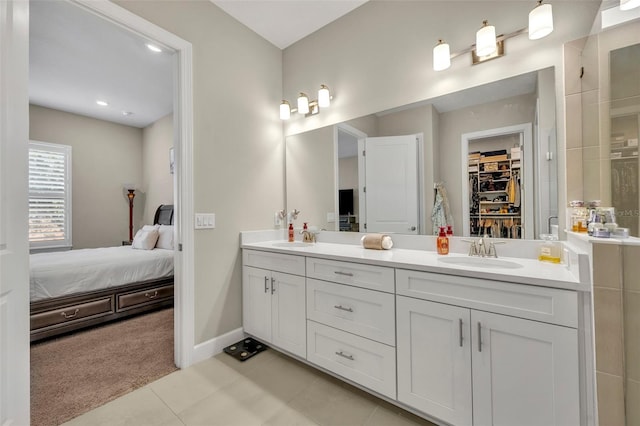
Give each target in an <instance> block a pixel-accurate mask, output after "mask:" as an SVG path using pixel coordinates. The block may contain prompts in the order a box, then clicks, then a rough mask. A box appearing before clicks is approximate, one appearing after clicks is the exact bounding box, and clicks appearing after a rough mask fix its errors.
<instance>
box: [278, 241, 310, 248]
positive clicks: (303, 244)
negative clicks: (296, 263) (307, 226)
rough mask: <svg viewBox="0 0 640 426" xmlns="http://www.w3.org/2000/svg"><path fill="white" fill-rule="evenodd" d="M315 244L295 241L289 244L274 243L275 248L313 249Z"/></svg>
mask: <svg viewBox="0 0 640 426" xmlns="http://www.w3.org/2000/svg"><path fill="white" fill-rule="evenodd" d="M312 245H313V243H303V242H302V241H294V242H292V243H289V242H287V241H282V242H277V243H273V246H274V247H311V246H312Z"/></svg>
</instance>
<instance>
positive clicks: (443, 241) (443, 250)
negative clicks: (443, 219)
mask: <svg viewBox="0 0 640 426" xmlns="http://www.w3.org/2000/svg"><path fill="white" fill-rule="evenodd" d="M437 245H438V254H449V238H448V237H447V234H446V232H445V230H444V226H441V227H440V233H439V234H438V241H437Z"/></svg>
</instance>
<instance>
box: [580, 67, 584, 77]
mask: <svg viewBox="0 0 640 426" xmlns="http://www.w3.org/2000/svg"><path fill="white" fill-rule="evenodd" d="M583 76H584V67H580V78H582V77H583Z"/></svg>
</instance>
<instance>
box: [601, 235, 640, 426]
mask: <svg viewBox="0 0 640 426" xmlns="http://www.w3.org/2000/svg"><path fill="white" fill-rule="evenodd" d="M639 260H640V246H627V245H623V246H620V245H617V244H606V243H596V244H594V245H593V299H594V320H595V346H596V382H597V396H598V420H599V424H600V426H624V425H625V424H626V425H627V426H632V425H639V424H640V333H639V332H638V331H639V330H640V262H639Z"/></svg>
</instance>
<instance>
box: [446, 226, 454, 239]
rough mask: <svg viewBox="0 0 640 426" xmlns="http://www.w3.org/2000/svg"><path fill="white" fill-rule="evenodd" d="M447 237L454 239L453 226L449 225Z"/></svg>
mask: <svg viewBox="0 0 640 426" xmlns="http://www.w3.org/2000/svg"><path fill="white" fill-rule="evenodd" d="M447 237H448V238H451V237H453V226H451V225H447Z"/></svg>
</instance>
